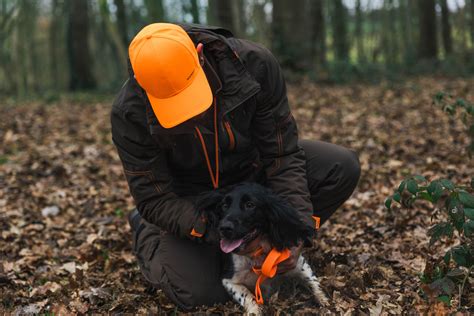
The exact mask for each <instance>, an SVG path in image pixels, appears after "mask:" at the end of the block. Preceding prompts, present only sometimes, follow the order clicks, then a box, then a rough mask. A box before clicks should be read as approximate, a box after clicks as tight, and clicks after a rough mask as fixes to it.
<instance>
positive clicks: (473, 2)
mask: <svg viewBox="0 0 474 316" xmlns="http://www.w3.org/2000/svg"><path fill="white" fill-rule="evenodd" d="M471 48H474V0H471Z"/></svg>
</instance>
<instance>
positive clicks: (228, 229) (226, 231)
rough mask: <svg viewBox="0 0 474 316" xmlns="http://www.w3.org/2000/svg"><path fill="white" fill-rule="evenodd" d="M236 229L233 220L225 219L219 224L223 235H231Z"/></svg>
mask: <svg viewBox="0 0 474 316" xmlns="http://www.w3.org/2000/svg"><path fill="white" fill-rule="evenodd" d="M233 231H234V223H232V222H231V221H224V222H222V223H221V224H220V225H219V232H220V233H221V235H223V236H229V235H230V234H232V232H233Z"/></svg>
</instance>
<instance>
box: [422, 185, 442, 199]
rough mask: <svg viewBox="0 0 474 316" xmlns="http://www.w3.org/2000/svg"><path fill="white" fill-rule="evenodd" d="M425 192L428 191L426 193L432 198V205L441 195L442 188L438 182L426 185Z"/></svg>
mask: <svg viewBox="0 0 474 316" xmlns="http://www.w3.org/2000/svg"><path fill="white" fill-rule="evenodd" d="M426 190H427V191H428V193H429V194H430V195H431V197H432V198H433V202H434V203H436V202H438V200H439V198H440V197H441V195H442V194H443V186H442V185H441V183H440V182H439V180H436V181H433V182H431V183H430V184H429V185H428V188H427V189H426Z"/></svg>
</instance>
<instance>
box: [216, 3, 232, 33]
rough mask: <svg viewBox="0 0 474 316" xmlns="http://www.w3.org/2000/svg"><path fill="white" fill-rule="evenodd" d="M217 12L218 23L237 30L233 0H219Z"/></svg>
mask: <svg viewBox="0 0 474 316" xmlns="http://www.w3.org/2000/svg"><path fill="white" fill-rule="evenodd" d="M216 13H217V21H218V22H219V23H218V25H219V26H222V27H223V28H226V29H228V30H230V31H232V32H235V27H234V16H233V14H232V3H231V0H217V2H216Z"/></svg>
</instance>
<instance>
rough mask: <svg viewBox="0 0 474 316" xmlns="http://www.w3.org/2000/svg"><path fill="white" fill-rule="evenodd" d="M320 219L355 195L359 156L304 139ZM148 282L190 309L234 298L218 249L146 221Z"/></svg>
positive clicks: (140, 250)
mask: <svg viewBox="0 0 474 316" xmlns="http://www.w3.org/2000/svg"><path fill="white" fill-rule="evenodd" d="M300 146H301V147H302V148H303V149H304V151H305V153H306V170H307V179H308V187H309V191H310V193H311V201H312V202H313V207H314V215H316V216H319V217H320V218H321V223H324V222H325V221H326V220H327V219H328V218H329V217H330V216H331V215H332V214H333V213H334V212H335V211H336V209H337V208H338V207H339V206H341V205H342V204H343V203H344V201H346V200H347V199H348V198H349V197H350V195H351V194H352V192H353V191H354V189H355V187H356V185H357V182H358V180H359V176H360V165H359V160H358V158H357V155H356V154H355V153H354V152H352V151H350V150H348V149H346V148H344V147H341V146H337V145H333V144H329V143H325V142H320V141H306V140H302V141H301V142H300ZM133 237H134V238H133V241H134V245H133V247H134V251H135V254H136V255H137V258H138V262H139V265H140V268H141V271H142V273H143V275H144V276H145V278H146V279H147V280H148V281H149V282H150V283H151V284H152V285H153V286H155V287H157V288H161V289H162V290H163V292H164V293H165V294H166V295H167V296H168V297H169V298H170V299H171V300H172V301H173V302H174V303H175V304H176V305H178V306H179V307H181V308H182V309H185V310H188V309H191V308H193V307H196V306H201V305H213V304H215V303H222V302H226V301H228V300H229V297H228V295H227V293H226V291H225V289H224V287H223V286H222V284H221V270H222V266H223V260H224V257H223V256H222V252H221V251H220V249H219V248H218V247H216V246H210V245H206V244H198V243H195V242H193V241H191V240H185V239H180V238H177V237H175V236H173V235H170V234H167V233H163V232H162V233H160V231H159V229H158V228H157V227H156V226H154V225H151V224H148V223H144V224H143V225H141V226H140V227H139V229H138V230H137V232H135V233H134V236H133Z"/></svg>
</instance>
